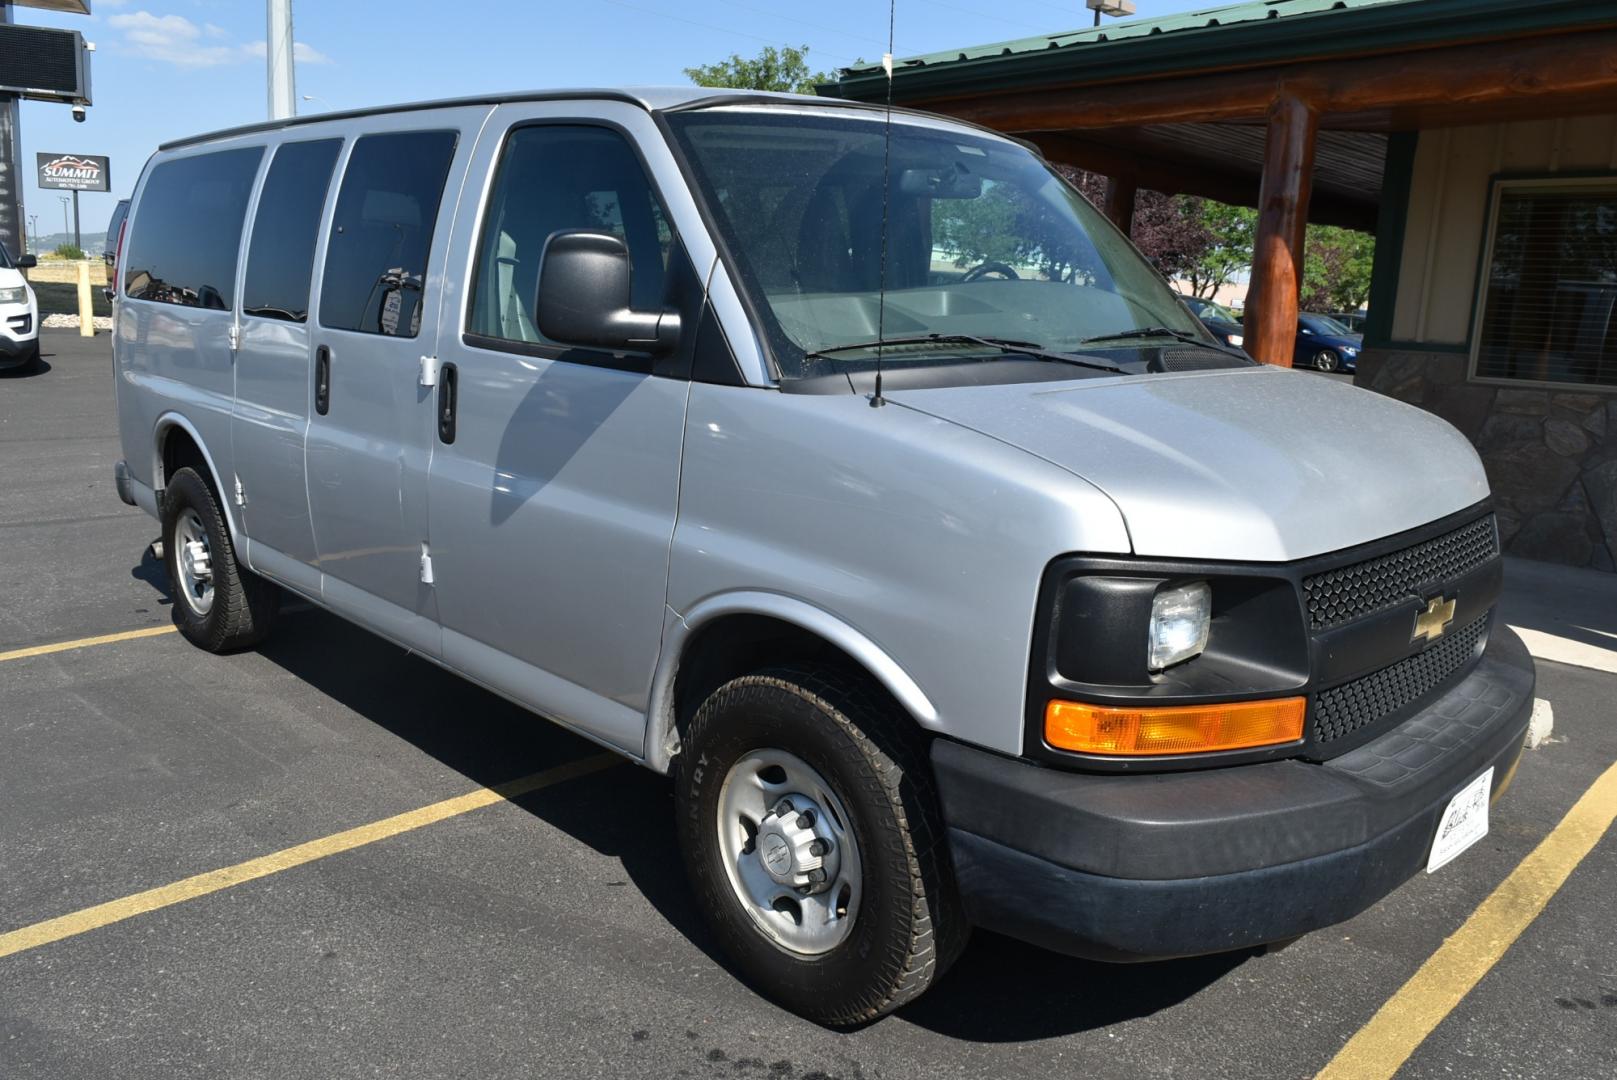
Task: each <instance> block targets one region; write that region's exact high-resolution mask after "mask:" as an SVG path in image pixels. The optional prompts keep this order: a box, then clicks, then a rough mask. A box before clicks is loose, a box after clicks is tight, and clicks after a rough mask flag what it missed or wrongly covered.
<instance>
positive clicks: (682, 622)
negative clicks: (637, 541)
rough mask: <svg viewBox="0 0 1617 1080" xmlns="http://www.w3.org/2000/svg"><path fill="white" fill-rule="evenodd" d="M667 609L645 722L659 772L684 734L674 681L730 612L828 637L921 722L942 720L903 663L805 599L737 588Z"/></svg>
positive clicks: (649, 761) (648, 756)
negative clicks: (703, 637)
mask: <svg viewBox="0 0 1617 1080" xmlns="http://www.w3.org/2000/svg"><path fill="white" fill-rule="evenodd" d="M667 613H668V619H667V625H666V626H665V627H664V629H663V648H662V654H661V655H660V656H659V657H658V659H657V671H656V674H655V675H654V676H653V677H652V684H651V704H650V708H649V709H648V710H647V717H648V723H647V725H646V748H645V763H646V765H647V766H649V767H651V768H653V769H655V770H657V771H658V772H661V773H666V772H667V771H668V769H669V766H670V765H671V764H672V762H673V759H674V755H675V754H677V753H678V752H679V733H678V732H677V731H676V730H675V726H674V724H675V717H674V680H675V678H676V676H677V675H678V673H679V666H680V661H681V659H682V658H683V656H684V653H685V648H686V646H687V645H688V644H689V643H690V641H691V639H692V637H693V636H694V635H695V634H696V632H697V631H699V630H701V629H702V628H703V627H704V626H706V625H707V624H708V623H711V622H713V621H714V620H716V619H720V618H724V617H726V616H730V615H765V616H768V617H770V618H773V619H779V620H780V621H781V622H785V623H791V624H792V625H794V626H796V627H798V628H800V629H802V630H806V631H808V632H809V633H811V634H814V635H815V636H817V637H819V638H822V639H824V640H825V641H827V642H829V643H831V644H832V645H835V646H836V647H837V648H839V649H841V650H842V651H843V652H845V653H847V654H848V655H849V656H851V657H852V658H853V659H854V660H855V661H857V662H858V663H859V664H860V665H862V666H863V667H864V669H865V670H866V671H868V672H870V674H871V675H873V676H874V677H875V678H876V680H877V681H879V682H880V683H881V684H882V685H883V686H884V687H886V688H887V691H888V692H889V693H890V694H892V695H893V697H894V698H896V699H897V700H898V703H899V704H900V705H902V706H903V707H904V708H905V710H906V711H908V712H909V714H910V715H911V716H912V717H913V718H914V719H915V720H916V722H917V723H920V724H922V725H924V726H927V727H936V726H937V724H938V722H939V721H938V710H937V708H936V707H935V706H934V705H933V704H932V702H931V700H930V699H929V698H928V697H927V696H926V693H925V691H923V690H922V689H921V687H920V685H919V684H917V683H916V681H915V680H914V679H913V678H911V677H910V674H909V672H907V671H905V670H904V668H903V667H902V666H901V665H900V664H899V663H898V661H896V660H894V659H893V658H892V657H891V656H889V655H888V654H887V652H886V651H885V650H883V649H882V647H881V646H879V645H877V644H876V643H875V642H874V641H872V640H871V639H870V638H869V637H867V636H865V635H864V634H863V633H862V632H860V631H859V630H856V629H855V628H854V627H852V626H850V625H848V624H847V623H845V622H843V621H842V620H841V619H839V618H837V617H836V616H835V615H832V614H831V613H830V612H828V611H826V610H825V609H824V608H820V607H816V606H815V605H813V604H811V603H809V602H808V601H806V600H800V599H798V598H797V597H794V596H786V595H783V594H781V593H771V592H761V591H738V592H729V593H720V594H719V595H717V596H710V597H708V598H707V599H705V600H703V601H701V602H700V603H698V604H697V605H696V606H695V607H693V608H691V609H690V611H688V612H686V613H685V614H684V615H680V614H679V613H678V612H676V611H674V610H673V609H672V608H668V609H667Z"/></svg>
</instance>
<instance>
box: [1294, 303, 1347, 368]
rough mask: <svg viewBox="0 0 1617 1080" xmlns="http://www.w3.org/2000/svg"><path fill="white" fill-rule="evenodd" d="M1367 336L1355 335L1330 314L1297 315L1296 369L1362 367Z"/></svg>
mask: <svg viewBox="0 0 1617 1080" xmlns="http://www.w3.org/2000/svg"><path fill="white" fill-rule="evenodd" d="M1363 344H1364V335H1362V334H1355V333H1354V332H1353V331H1351V330H1349V329H1348V328H1347V327H1345V326H1343V325H1342V324H1341V323H1339V322H1337V321H1336V320H1335V319H1333V318H1331V317H1330V316H1329V315H1311V314H1308V313H1307V312H1304V313H1303V314H1301V315H1299V316H1297V343H1296V344H1295V345H1294V346H1293V347H1292V354H1291V362H1292V366H1294V367H1311V368H1313V369H1314V370H1315V371H1353V370H1354V369H1355V368H1356V367H1358V364H1359V349H1360V348H1362V347H1363Z"/></svg>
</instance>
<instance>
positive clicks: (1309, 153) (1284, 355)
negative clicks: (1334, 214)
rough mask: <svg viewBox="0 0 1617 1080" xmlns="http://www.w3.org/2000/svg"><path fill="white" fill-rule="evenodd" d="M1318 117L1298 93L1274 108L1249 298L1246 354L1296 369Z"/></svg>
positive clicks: (1279, 100)
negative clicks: (1293, 364) (1295, 346)
mask: <svg viewBox="0 0 1617 1080" xmlns="http://www.w3.org/2000/svg"><path fill="white" fill-rule="evenodd" d="M1318 132H1319V114H1318V113H1316V112H1315V111H1314V108H1313V105H1312V104H1311V103H1310V102H1308V101H1305V100H1304V99H1302V98H1300V97H1297V96H1296V95H1295V94H1281V95H1280V96H1278V97H1276V98H1275V100H1274V102H1273V103H1272V104H1271V105H1270V106H1269V130H1268V141H1267V143H1266V144H1265V149H1264V158H1263V188H1262V193H1261V194H1260V195H1259V198H1258V227H1257V234H1256V236H1255V238H1254V240H1253V245H1252V282H1251V285H1250V286H1249V287H1248V289H1247V297H1246V327H1245V337H1246V351H1247V352H1249V353H1251V354H1252V356H1253V357H1254V358H1255V359H1257V360H1260V361H1262V362H1263V363H1265V364H1275V365H1277V366H1279V367H1290V366H1291V353H1292V347H1293V343H1294V342H1295V341H1296V337H1297V305H1298V293H1299V291H1300V289H1301V287H1302V278H1303V237H1304V233H1305V231H1306V230H1307V227H1308V197H1309V195H1310V193H1311V191H1312V188H1313V175H1314V141H1315V137H1316V135H1317V134H1318Z"/></svg>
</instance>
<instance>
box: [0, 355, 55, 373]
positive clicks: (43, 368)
mask: <svg viewBox="0 0 1617 1080" xmlns="http://www.w3.org/2000/svg"><path fill="white" fill-rule="evenodd" d="M49 355H50V354H49V353H43V354H41V355H40V358H39V359H38V360H35V361H34V362H33V363H32V364H31V365H29V366H28V367H15V368H5V369H3V370H0V379H37V378H39V377H40V376H41V375H48V374H49V373H50V370H51V364H50V361H48V360H46V359H45V357H46V356H49Z"/></svg>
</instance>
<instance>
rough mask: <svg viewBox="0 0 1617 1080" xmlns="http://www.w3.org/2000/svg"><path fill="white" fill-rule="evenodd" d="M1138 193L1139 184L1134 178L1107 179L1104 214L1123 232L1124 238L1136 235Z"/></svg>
mask: <svg viewBox="0 0 1617 1080" xmlns="http://www.w3.org/2000/svg"><path fill="white" fill-rule="evenodd" d="M1138 191H1139V184H1137V183H1136V182H1135V180H1134V177H1133V176H1130V175H1127V174H1123V175H1119V176H1108V177H1107V178H1106V206H1105V208H1104V212H1105V214H1106V216H1107V217H1109V218H1111V219H1112V224H1113V225H1116V226H1117V227H1118V228H1119V229H1121V230H1122V231H1123V235H1124V236H1132V235H1133V233H1134V196H1135V195H1136V193H1138Z"/></svg>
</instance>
